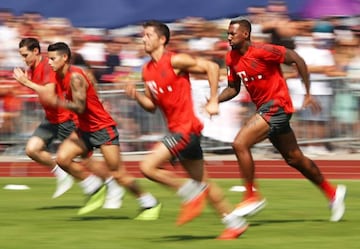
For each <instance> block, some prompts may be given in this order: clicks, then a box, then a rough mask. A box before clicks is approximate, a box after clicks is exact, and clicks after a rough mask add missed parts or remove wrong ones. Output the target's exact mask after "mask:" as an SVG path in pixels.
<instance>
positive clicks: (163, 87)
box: [126, 21, 247, 239]
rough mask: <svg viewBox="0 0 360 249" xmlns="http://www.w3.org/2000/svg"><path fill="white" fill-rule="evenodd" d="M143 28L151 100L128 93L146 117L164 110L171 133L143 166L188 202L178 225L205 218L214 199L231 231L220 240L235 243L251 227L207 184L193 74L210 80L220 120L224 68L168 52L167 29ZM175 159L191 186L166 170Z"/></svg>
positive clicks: (212, 108) (213, 110)
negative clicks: (220, 83) (219, 97)
mask: <svg viewBox="0 0 360 249" xmlns="http://www.w3.org/2000/svg"><path fill="white" fill-rule="evenodd" d="M143 28H144V31H143V37H142V39H143V43H144V50H145V52H146V53H148V54H149V55H150V57H151V61H150V62H148V63H147V64H145V65H144V67H143V71H142V75H143V80H144V82H145V94H143V93H140V92H138V91H136V88H135V86H134V85H133V84H129V85H127V87H126V93H127V94H128V95H129V96H130V97H131V98H133V99H135V100H136V101H137V102H138V103H139V104H140V105H141V107H142V108H144V109H145V110H146V111H149V112H154V111H155V110H156V108H157V107H159V108H160V109H161V111H162V112H163V114H164V116H165V119H166V121H167V126H168V129H169V132H170V133H169V135H167V136H165V137H164V139H163V140H162V141H161V142H158V143H156V144H155V145H154V147H153V148H152V150H151V151H152V152H151V153H150V154H148V155H147V156H146V157H145V158H144V160H143V161H142V162H141V163H140V169H141V171H142V173H143V174H144V175H145V176H146V177H147V178H149V179H151V180H153V181H155V182H158V183H161V184H164V185H166V186H168V187H171V188H172V189H174V190H176V191H177V194H178V195H179V197H180V198H181V199H182V207H181V210H180V214H179V217H178V219H177V222H176V223H177V225H183V224H185V223H187V222H189V221H191V220H192V219H194V218H195V217H197V216H198V215H200V214H201V211H202V210H203V208H204V204H205V202H206V199H207V197H208V196H209V200H210V201H211V203H212V204H213V206H214V207H215V208H216V209H217V211H218V212H219V213H220V215H222V216H223V218H222V221H223V223H224V224H225V226H226V229H225V230H224V232H223V233H222V234H221V235H220V236H219V237H218V238H219V239H235V238H237V237H239V236H240V235H241V234H242V233H243V232H244V231H245V230H246V228H247V224H246V222H245V220H244V219H243V218H241V217H237V216H236V215H234V214H233V213H231V211H232V208H231V206H230V205H229V204H228V203H227V201H226V200H225V199H224V195H223V194H222V192H221V189H219V188H218V187H217V186H216V185H215V184H213V183H211V184H210V183H208V181H207V179H206V172H205V169H204V160H203V152H202V149H201V146H200V136H201V130H202V128H203V124H202V123H201V122H200V120H199V119H198V118H197V117H196V116H195V113H194V109H193V102H192V97H191V85H190V79H189V73H204V74H207V76H208V80H209V84H210V88H211V90H210V98H209V103H208V104H207V106H206V111H207V112H208V113H209V114H210V115H214V114H217V113H218V102H217V87H218V80H219V67H218V66H217V64H215V63H213V62H211V61H208V60H204V59H200V58H193V57H191V56H189V55H187V54H180V53H179V54H176V53H173V52H170V51H167V50H166V45H167V44H168V42H169V39H170V31H169V28H168V27H167V25H165V24H163V23H161V22H158V21H149V22H146V23H144V24H143ZM173 159H178V160H179V161H180V163H181V165H182V166H183V168H184V169H185V170H186V172H187V173H188V175H189V179H188V180H186V181H184V179H181V178H179V177H178V176H177V175H176V174H175V173H174V172H172V171H170V170H166V169H164V168H163V164H164V163H165V162H167V161H169V160H170V161H171V160H173Z"/></svg>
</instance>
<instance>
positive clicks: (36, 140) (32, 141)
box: [25, 136, 46, 151]
mask: <svg viewBox="0 0 360 249" xmlns="http://www.w3.org/2000/svg"><path fill="white" fill-rule="evenodd" d="M45 147H46V144H45V141H44V140H43V139H42V138H41V137H38V136H32V137H31V138H29V140H28V141H27V143H26V148H25V150H26V151H41V150H43V149H44V148H45Z"/></svg>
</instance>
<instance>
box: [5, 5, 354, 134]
mask: <svg viewBox="0 0 360 249" xmlns="http://www.w3.org/2000/svg"><path fill="white" fill-rule="evenodd" d="M239 18H248V19H249V20H250V21H251V22H252V24H253V27H252V40H253V41H258V42H270V43H274V44H279V45H283V46H285V47H287V48H291V49H295V50H296V51H297V52H298V53H299V54H300V55H301V56H302V57H303V58H304V60H305V61H306V63H307V64H308V67H309V70H310V73H311V77H312V79H313V81H316V80H317V79H319V82H318V83H317V84H313V87H314V89H313V92H314V93H315V94H317V95H319V98H321V101H322V103H325V104H324V106H323V108H324V113H323V115H322V116H317V117H310V114H306V113H303V118H304V119H307V120H313V121H319V122H314V123H315V124H316V125H319V124H321V125H323V124H324V121H329V119H328V118H327V116H333V115H338V116H339V118H348V119H349V118H351V119H355V120H356V122H358V120H359V117H358V115H359V111H358V109H359V108H358V104H359V102H358V101H359V100H358V99H354V101H353V102H351V101H350V102H349V100H348V96H347V95H346V94H345V95H344V96H338V98H339V99H338V100H337V101H340V102H339V104H338V106H337V107H336V108H338V109H339V112H338V113H335V114H334V113H333V112H334V110H333V109H332V110H329V108H327V107H328V106H329V105H327V104H326V103H329V101H331V99H333V91H334V87H333V86H331V84H330V83H329V81H327V80H324V79H327V78H329V77H334V78H336V77H346V78H348V79H352V78H354V79H355V83H358V84H360V82H359V81H360V25H359V23H360V16H345V17H344V16H341V17H339V16H336V17H322V18H318V19H304V18H300V17H295V16H290V15H289V13H288V9H287V6H286V4H284V3H283V2H270V3H269V4H268V5H267V6H251V7H249V8H248V10H247V13H246V14H245V15H244V16H241V17H239ZM228 24H229V19H219V20H205V19H202V18H195V17H188V18H185V19H181V20H177V21H174V22H173V23H169V26H170V28H171V30H172V34H171V35H172V38H171V42H170V44H169V46H168V47H169V49H170V50H173V51H176V52H185V53H188V54H192V55H194V56H197V55H200V56H202V57H207V58H210V59H211V60H214V61H216V62H217V63H218V64H219V65H220V68H221V77H222V79H223V80H225V79H226V68H225V65H224V55H225V53H226V51H227V50H228V49H229V47H228V43H227V26H228ZM140 32H141V26H139V24H134V25H131V26H128V27H122V28H119V29H111V30H106V29H91V28H81V27H74V26H72V24H71V22H70V20H67V19H64V18H44V17H43V16H42V15H41V14H40V13H36V12H28V13H23V14H22V15H20V16H16V15H14V14H13V12H12V11H11V10H6V9H3V10H0V133H1V134H11V132H12V131H13V129H15V128H14V127H16V125H14V124H13V123H12V122H13V120H16V116H17V115H19V113H20V108H23V107H21V105H20V104H17V101H16V98H15V97H16V96H17V95H18V94H29V93H30V92H29V91H28V90H27V89H24V88H22V87H20V86H19V85H18V84H16V82H14V81H13V80H12V77H11V75H12V70H13V68H14V67H24V63H23V61H22V58H21V56H20V55H19V54H18V42H19V41H20V39H21V38H23V37H30V36H31V37H36V38H38V39H39V40H40V41H41V44H42V52H46V50H47V46H48V44H50V43H53V42H57V41H64V42H66V43H68V44H69V45H70V46H71V48H72V51H73V64H75V65H78V66H82V67H83V68H84V69H86V70H87V71H88V73H89V75H91V77H92V78H93V81H94V83H96V84H97V85H98V87H100V88H101V89H109V88H110V89H117V88H119V87H120V86H121V83H124V82H128V81H134V82H140V81H141V77H140V71H141V66H142V65H143V64H144V63H145V62H146V61H147V60H148V57H147V55H146V54H145V53H144V52H143V49H142V41H141V33H140ZM283 72H284V75H285V77H286V78H287V79H289V82H292V83H291V84H290V83H289V88H290V91H291V93H292V95H293V98H294V103H295V106H296V107H297V108H299V107H300V104H299V103H300V102H301V96H302V94H303V90H302V88H301V82H298V81H297V73H296V70H294V68H292V67H288V66H284V67H283ZM193 77H194V79H199V80H201V76H199V75H194V76H193ZM109 83H110V84H109ZM290 85H291V86H290ZM242 96H244V99H246V95H242ZM27 101H28V102H29V103H31V101H35V100H33V99H32V98H31V97H29V99H27ZM244 101H248V100H244ZM344 101H345V102H346V101H348V102H349V103H346V104H344V105H345V109H344V107H343V105H342V102H344ZM354 105H355V109H354ZM26 108H31V104H30V105H27V107H26ZM346 108H348V109H349V113H347V114H346V115H345V114H343V116H342V115H341V114H339V113H340V112H342V110H345V111H346V110H347V109H346ZM330 112H332V113H330ZM344 115H345V117H344ZM354 115H355V116H354ZM324 136H326V134H324ZM3 137H4V136H3V135H2V138H3Z"/></svg>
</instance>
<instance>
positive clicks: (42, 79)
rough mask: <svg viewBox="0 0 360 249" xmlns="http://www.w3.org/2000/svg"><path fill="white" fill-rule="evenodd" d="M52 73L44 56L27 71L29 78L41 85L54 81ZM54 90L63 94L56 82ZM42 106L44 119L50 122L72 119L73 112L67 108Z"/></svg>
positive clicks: (58, 93) (56, 122)
mask: <svg viewBox="0 0 360 249" xmlns="http://www.w3.org/2000/svg"><path fill="white" fill-rule="evenodd" d="M52 74H55V72H54V71H53V70H52V68H51V67H50V65H49V63H48V59H47V58H46V57H43V58H42V59H41V61H40V63H39V64H38V65H37V66H36V67H35V68H31V69H29V71H28V75H29V76H30V80H31V81H32V82H34V83H36V84H38V85H42V86H43V85H46V84H49V83H55V82H54V81H51V75H52ZM55 91H56V94H57V95H58V96H63V94H62V90H61V87H60V86H59V85H58V84H56V85H55ZM43 108H44V111H45V116H46V119H47V120H48V121H49V122H50V123H52V124H59V123H63V122H66V121H68V120H72V119H74V114H73V113H72V112H71V111H69V110H66V109H63V108H54V107H49V106H47V105H43Z"/></svg>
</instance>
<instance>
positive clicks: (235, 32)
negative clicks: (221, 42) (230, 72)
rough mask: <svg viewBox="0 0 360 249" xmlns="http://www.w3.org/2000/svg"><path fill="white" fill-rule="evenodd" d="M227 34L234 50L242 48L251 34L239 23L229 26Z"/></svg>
mask: <svg viewBox="0 0 360 249" xmlns="http://www.w3.org/2000/svg"><path fill="white" fill-rule="evenodd" d="M227 34H228V41H229V45H230V46H231V48H232V49H238V48H241V47H242V46H243V45H244V44H245V41H246V40H247V38H248V36H249V32H248V31H247V30H246V29H245V28H244V27H242V26H240V25H239V24H237V23H235V24H231V25H229V28H228V32H227Z"/></svg>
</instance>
